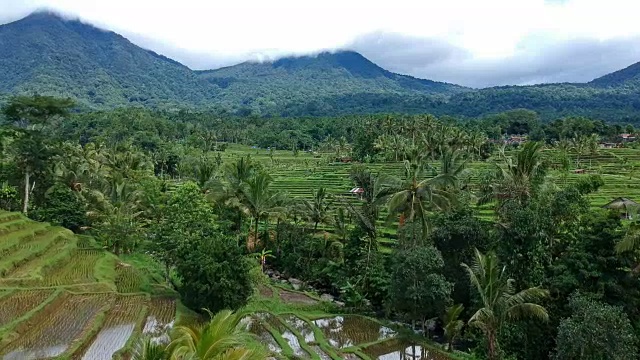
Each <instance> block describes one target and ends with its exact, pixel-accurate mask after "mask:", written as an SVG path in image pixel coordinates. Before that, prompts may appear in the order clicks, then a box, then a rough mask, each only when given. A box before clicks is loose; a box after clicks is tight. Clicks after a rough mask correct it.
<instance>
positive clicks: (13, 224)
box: [0, 218, 33, 236]
mask: <svg viewBox="0 0 640 360" xmlns="http://www.w3.org/2000/svg"><path fill="white" fill-rule="evenodd" d="M32 223H33V221H31V220H29V219H25V218H18V219H14V220H9V221H7V222H5V223H2V224H0V236H3V235H6V234H10V233H12V232H15V231H18V230H22V229H24V228H25V227H27V226H29V225H30V224H32Z"/></svg>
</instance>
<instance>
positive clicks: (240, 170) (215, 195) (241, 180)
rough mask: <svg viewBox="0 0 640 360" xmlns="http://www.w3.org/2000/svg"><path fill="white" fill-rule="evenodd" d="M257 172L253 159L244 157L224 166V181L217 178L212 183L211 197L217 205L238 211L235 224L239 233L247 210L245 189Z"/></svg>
mask: <svg viewBox="0 0 640 360" xmlns="http://www.w3.org/2000/svg"><path fill="white" fill-rule="evenodd" d="M256 171H257V166H256V165H255V164H254V163H253V161H251V157H250V156H246V157H245V156H243V157H241V158H239V159H238V160H236V161H235V162H232V163H228V164H226V165H225V166H224V171H223V179H221V181H220V180H218V179H215V178H213V179H212V181H210V182H211V184H210V185H209V187H210V188H211V190H212V192H211V193H210V194H209V197H210V198H212V200H213V201H214V202H216V203H221V204H224V205H226V206H228V207H230V208H233V209H237V210H238V213H237V217H236V224H235V227H236V229H237V231H241V229H242V213H243V211H244V210H245V207H244V204H243V189H244V188H245V187H246V184H247V181H249V179H251V178H252V177H253V176H254V174H255V173H256Z"/></svg>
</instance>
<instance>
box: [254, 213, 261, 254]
mask: <svg viewBox="0 0 640 360" xmlns="http://www.w3.org/2000/svg"><path fill="white" fill-rule="evenodd" d="M259 231H260V217H259V216H256V227H255V231H254V234H253V235H254V238H253V246H254V248H255V246H256V244H257V243H258V232H259ZM252 250H253V249H252Z"/></svg>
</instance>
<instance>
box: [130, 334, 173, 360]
mask: <svg viewBox="0 0 640 360" xmlns="http://www.w3.org/2000/svg"><path fill="white" fill-rule="evenodd" d="M170 357H171V354H170V353H169V351H168V350H167V347H166V345H165V344H162V343H158V342H154V341H153V340H151V339H150V338H146V339H143V340H142V341H140V342H139V343H138V345H137V346H136V348H135V350H134V351H133V354H132V355H131V360H169V359H170Z"/></svg>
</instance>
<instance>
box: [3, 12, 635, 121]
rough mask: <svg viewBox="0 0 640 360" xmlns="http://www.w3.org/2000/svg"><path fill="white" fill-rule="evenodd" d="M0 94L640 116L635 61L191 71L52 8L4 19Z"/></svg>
mask: <svg viewBox="0 0 640 360" xmlns="http://www.w3.org/2000/svg"><path fill="white" fill-rule="evenodd" d="M0 49H1V51H0V103H2V101H3V99H5V101H6V98H7V96H9V94H16V93H35V92H37V93H40V94H44V95H56V96H70V97H72V98H74V99H76V100H77V101H78V103H79V104H80V105H81V106H82V107H83V108H94V109H102V108H112V107H120V106H131V105H142V106H149V107H156V108H164V109H167V108H169V109H171V108H191V109H210V110H211V109H214V110H216V111H223V112H227V113H231V114H237V115H256V116H334V115H343V114H356V113H360V114H365V113H381V112H385V113H388V112H399V113H432V114H435V115H453V116H462V117H478V116H483V115H487V114H492V113H498V112H502V111H506V110H512V109H519V108H526V109H531V110H535V111H536V112H538V113H539V114H540V115H541V117H542V118H543V119H555V118H558V117H561V116H569V115H578V116H589V117H593V118H600V119H603V120H609V121H619V122H640V63H638V64H634V65H631V66H629V67H628V68H626V69H623V70H620V71H617V72H614V73H611V74H608V75H605V76H602V77H600V78H597V79H595V80H593V81H591V82H589V83H584V84H544V85H534V86H502V87H493V88H487V89H480V90H475V89H470V88H465V87H462V86H458V85H454V84H448V83H442V82H436V81H431V80H423V79H417V78H414V77H411V76H406V75H400V74H395V73H392V72H390V71H387V70H385V69H383V68H381V67H380V66H378V65H376V64H374V63H373V62H371V61H369V60H368V59H366V58H365V57H364V56H362V55H360V54H358V53H356V52H352V51H338V52H333V53H330V52H323V53H320V54H317V55H315V56H299V57H286V58H282V59H279V60H276V61H269V62H245V63H241V64H238V65H234V66H230V67H225V68H221V69H217V70H207V71H192V70H191V69H189V68H187V67H186V66H184V65H182V64H180V63H178V62H176V61H174V60H171V59H169V58H167V57H164V56H162V55H159V54H156V53H154V52H152V51H149V50H145V49H142V48H140V47H138V46H136V45H134V44H132V43H131V42H129V41H128V40H127V39H125V38H124V37H122V36H121V35H118V34H116V33H114V32H110V31H104V30H100V29H98V28H96V27H94V26H92V25H89V24H85V23H82V22H80V21H77V20H66V19H64V18H62V17H60V16H58V15H56V14H53V13H48V12H39V13H34V14H32V15H30V16H28V17H26V18H24V19H22V20H19V21H16V22H13V23H9V24H5V25H1V26H0Z"/></svg>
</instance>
